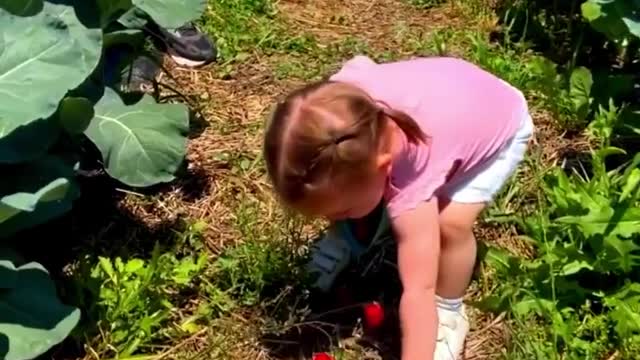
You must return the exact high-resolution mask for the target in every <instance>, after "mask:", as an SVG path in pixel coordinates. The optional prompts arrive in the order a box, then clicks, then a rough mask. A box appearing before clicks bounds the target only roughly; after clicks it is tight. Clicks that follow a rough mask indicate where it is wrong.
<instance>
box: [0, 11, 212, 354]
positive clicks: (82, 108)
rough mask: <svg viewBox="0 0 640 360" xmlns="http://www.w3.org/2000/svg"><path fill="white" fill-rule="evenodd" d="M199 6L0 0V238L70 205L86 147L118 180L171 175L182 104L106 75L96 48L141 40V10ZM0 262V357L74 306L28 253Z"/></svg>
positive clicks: (166, 16)
mask: <svg viewBox="0 0 640 360" xmlns="http://www.w3.org/2000/svg"><path fill="white" fill-rule="evenodd" d="M203 10H204V0H189V1H175V0H95V1H80V0H56V1H46V0H45V1H43V0H33V1H21V0H2V1H0V59H1V61H0V173H1V174H2V179H1V180H0V239H3V238H4V239H7V238H9V237H14V238H15V237H16V236H18V235H17V234H19V231H20V230H23V229H26V228H29V227H33V226H36V225H39V224H42V223H44V222H46V221H48V220H50V219H52V218H54V217H57V216H60V215H62V214H64V213H65V212H67V211H68V210H70V208H71V206H72V203H73V201H74V200H75V199H76V198H77V197H78V196H79V188H78V186H77V184H76V181H75V176H76V172H77V170H78V169H79V160H80V159H82V158H83V157H86V156H89V155H90V154H92V152H91V151H88V150H87V149H91V148H93V149H95V150H96V151H95V153H96V154H97V155H98V156H99V158H98V159H97V161H98V162H99V163H101V164H102V166H103V167H104V170H105V172H106V173H107V174H109V175H110V176H111V177H113V178H114V179H115V180H117V181H119V182H121V183H123V184H125V185H127V186H131V187H146V186H150V185H154V184H158V183H163V182H168V181H171V180H172V179H174V176H175V175H174V174H175V172H176V171H177V169H178V168H179V166H180V165H181V163H182V161H183V158H184V156H185V148H186V141H187V138H186V135H187V131H188V128H189V117H188V110H187V108H186V107H185V106H184V105H182V104H159V103H157V102H156V101H155V100H154V99H153V98H152V97H150V96H148V95H144V96H142V97H141V98H140V99H139V100H137V101H135V100H131V99H129V98H127V97H125V96H122V94H120V93H119V92H118V90H117V89H112V88H110V87H108V86H107V83H106V82H105V53H106V52H107V50H109V48H110V46H113V45H114V44H122V43H125V44H129V45H131V46H132V47H141V46H142V44H141V43H138V42H134V40H135V39H136V37H139V36H140V35H141V34H142V27H143V26H145V24H146V23H147V22H149V21H155V22H156V23H157V24H159V25H160V26H163V27H167V28H173V27H176V26H178V25H181V24H183V23H184V22H187V21H191V20H193V19H194V18H196V17H198V16H199V15H200V13H201V12H202V11H203ZM7 243H8V242H7V241H5V244H7ZM0 266H1V267H2V269H3V270H4V271H3V273H2V274H1V275H0V286H1V287H2V297H1V298H0V306H1V307H3V308H5V311H3V314H5V317H3V318H2V319H1V320H0V333H1V335H2V337H3V339H4V343H5V344H6V345H7V346H5V347H2V349H0V353H1V354H0V357H2V358H4V359H29V358H34V357H36V356H39V355H40V354H42V353H43V352H45V351H46V350H47V349H49V348H50V347H51V346H52V345H54V344H56V343H58V342H60V341H61V340H62V339H63V338H64V337H65V336H66V335H67V334H68V333H69V332H70V331H71V330H72V328H73V327H74V326H75V325H76V323H77V322H78V318H79V316H78V311H77V309H72V308H68V307H65V306H63V305H62V304H60V303H59V301H57V300H56V297H55V296H54V294H53V292H54V291H53V285H52V284H51V282H50V280H48V277H47V272H46V270H44V269H43V268H42V267H41V266H39V265H38V264H33V263H24V262H22V261H18V260H17V259H16V258H10V257H5V256H2V257H0ZM15 305H19V306H15ZM34 314H38V316H33V315H34Z"/></svg>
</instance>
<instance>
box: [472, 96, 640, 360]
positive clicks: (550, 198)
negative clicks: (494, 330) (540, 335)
mask: <svg viewBox="0 0 640 360" xmlns="http://www.w3.org/2000/svg"><path fill="white" fill-rule="evenodd" d="M617 113H618V109H616V108H615V107H613V106H612V108H610V109H608V110H605V109H604V108H601V109H600V111H599V113H598V114H597V116H596V120H595V121H594V124H598V126H597V127H595V126H594V127H593V128H592V129H591V130H592V131H593V133H594V134H595V135H597V136H598V137H599V140H600V141H601V148H599V149H597V150H594V151H593V152H592V155H591V164H589V166H584V168H583V170H582V171H580V172H575V173H570V174H567V173H566V171H565V170H564V169H562V168H561V167H556V168H553V170H552V171H550V173H549V174H547V175H546V176H545V177H544V179H543V181H542V193H543V199H542V200H541V205H540V209H539V210H538V211H537V212H536V213H534V214H533V215H530V216H528V217H526V218H524V219H519V220H517V223H518V224H519V226H520V227H521V228H522V230H523V231H524V233H525V234H526V238H527V239H528V240H529V241H530V242H531V243H532V244H533V245H534V247H535V249H536V251H537V254H536V256H535V257H534V258H533V259H526V258H521V257H515V256H512V255H510V254H508V253H506V252H503V251H499V250H497V249H492V250H490V251H489V252H488V255H487V261H488V263H489V264H491V265H492V267H493V268H494V269H496V271H497V274H498V277H499V281H498V282H497V283H498V284H500V285H499V286H498V287H497V288H496V291H495V292H494V293H495V294H499V295H494V296H491V297H489V298H486V299H484V301H483V302H482V303H481V304H482V305H483V306H485V307H487V308H489V309H493V310H507V311H509V312H511V313H512V314H514V315H515V316H516V317H517V318H520V319H522V318H527V317H531V316H539V317H542V318H543V319H545V320H546V321H547V322H549V323H550V325H551V326H550V331H551V335H550V336H551V337H552V338H553V340H554V341H553V345H554V346H553V349H554V351H555V350H560V351H561V352H562V353H564V354H565V355H566V358H569V359H573V358H575V359H584V358H599V357H601V356H603V355H604V354H605V353H606V352H607V351H610V350H613V349H615V348H618V347H622V348H624V347H625V346H627V345H630V344H632V343H633V342H637V341H638V340H640V316H639V315H638V313H639V311H640V276H639V275H638V274H640V237H639V236H638V232H637V229H638V227H639V226H640V201H639V196H640V168H639V167H638V165H640V154H637V155H636V156H635V157H633V159H631V160H630V161H628V162H627V163H626V164H625V165H623V166H621V167H618V168H615V169H613V170H609V169H608V168H607V166H606V163H607V159H608V158H610V157H612V156H621V155H625V151H624V150H622V149H620V148H616V147H613V146H611V145H610V137H609V136H610V134H611V131H610V129H607V128H608V127H611V126H614V125H615V121H613V120H611V119H612V118H614V117H615V116H616V114H617ZM587 169H589V170H587ZM551 353H553V351H552V352H551ZM553 356H557V354H554V355H553Z"/></svg>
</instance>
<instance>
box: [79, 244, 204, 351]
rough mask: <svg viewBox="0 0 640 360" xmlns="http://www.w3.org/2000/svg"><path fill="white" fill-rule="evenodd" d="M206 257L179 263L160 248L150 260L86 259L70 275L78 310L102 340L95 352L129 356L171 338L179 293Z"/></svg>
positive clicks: (201, 268)
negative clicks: (78, 300) (84, 313)
mask: <svg viewBox="0 0 640 360" xmlns="http://www.w3.org/2000/svg"><path fill="white" fill-rule="evenodd" d="M205 263H206V257H205V256H204V255H200V256H198V257H191V256H189V257H185V258H182V259H178V258H176V257H175V255H173V254H172V253H170V252H166V253H161V249H160V247H159V246H156V247H155V248H154V250H153V253H152V256H151V259H149V260H148V261H147V260H143V259H139V258H132V259H129V260H123V259H122V258H120V257H117V258H115V259H113V260H111V259H108V258H104V257H99V258H98V262H97V263H92V262H91V259H86V260H85V261H84V262H82V263H81V265H80V267H79V269H78V270H79V271H77V272H76V274H75V277H74V279H75V282H76V287H77V288H78V289H79V291H78V293H82V294H83V296H82V297H81V299H82V302H83V303H82V305H83V308H85V309H88V317H89V319H92V320H93V321H95V323H96V326H97V328H98V331H99V334H100V335H99V336H100V338H101V341H100V344H99V345H98V348H97V349H95V350H94V351H96V352H97V353H104V352H110V351H114V352H115V353H116V354H117V355H118V356H129V355H132V354H134V353H135V352H136V351H137V350H139V349H140V348H142V347H145V346H147V345H148V344H150V343H152V342H153V341H154V340H158V339H162V338H167V337H170V336H171V335H174V334H173V331H172V329H171V327H169V326H168V324H169V321H170V320H171V319H172V317H173V315H174V314H173V311H174V307H175V306H177V305H179V304H177V303H176V301H177V300H178V298H179V296H178V294H179V293H181V292H182V291H184V290H186V289H188V288H190V287H191V286H192V285H193V281H194V279H195V277H196V276H197V275H198V274H200V273H202V271H203V269H204V266H205Z"/></svg>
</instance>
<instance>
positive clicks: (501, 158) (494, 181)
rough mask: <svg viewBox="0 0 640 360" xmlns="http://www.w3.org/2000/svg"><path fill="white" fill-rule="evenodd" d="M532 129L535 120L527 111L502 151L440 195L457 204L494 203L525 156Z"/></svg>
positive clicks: (441, 191) (444, 187) (448, 186)
mask: <svg viewBox="0 0 640 360" xmlns="http://www.w3.org/2000/svg"><path fill="white" fill-rule="evenodd" d="M533 132H534V125H533V120H532V119H531V115H529V113H526V115H525V116H523V119H522V123H521V125H520V128H519V129H518V131H517V132H516V134H515V136H514V137H513V138H512V139H511V140H510V141H509V142H508V143H507V144H506V145H505V147H504V148H503V149H502V150H500V151H499V152H498V153H497V154H496V155H494V157H493V158H491V159H490V160H488V161H487V162H485V163H483V164H481V165H479V166H477V167H476V168H475V169H472V170H471V171H470V172H469V174H467V175H465V176H463V177H461V178H460V179H456V180H455V181H454V182H452V183H449V184H446V185H444V186H443V187H442V188H440V190H439V191H438V196H443V197H445V198H448V199H450V200H451V201H454V202H458V203H467V204H468V203H490V202H492V201H493V199H494V198H495V196H496V195H497V194H498V193H499V192H500V190H501V189H502V187H503V186H504V184H505V183H506V182H507V181H508V180H509V178H510V177H511V176H512V175H513V174H514V173H515V172H516V170H517V168H518V166H519V165H520V163H521V162H522V160H523V159H524V156H525V153H526V152H527V148H528V145H529V141H530V139H531V137H532V136H533Z"/></svg>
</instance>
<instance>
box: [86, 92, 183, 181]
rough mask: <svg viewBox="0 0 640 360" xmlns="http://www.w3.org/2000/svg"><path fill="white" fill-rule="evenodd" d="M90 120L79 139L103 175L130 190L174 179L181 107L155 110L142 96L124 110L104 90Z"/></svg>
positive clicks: (180, 155)
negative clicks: (94, 151)
mask: <svg viewBox="0 0 640 360" xmlns="http://www.w3.org/2000/svg"><path fill="white" fill-rule="evenodd" d="M95 114H96V115H95V118H94V119H93V120H92V121H91V124H90V125H89V128H88V129H87V131H86V132H85V134H86V135H87V136H88V137H89V139H91V141H93V143H94V144H95V145H96V146H97V147H98V149H99V150H100V153H101V154H102V158H103V161H104V166H105V169H106V171H107V172H108V173H109V175H111V176H112V177H114V178H116V179H117V180H118V181H121V182H123V183H124V184H127V185H129V186H136V187H144V186H150V185H154V184H158V183H161V182H167V181H171V180H173V179H174V178H175V176H174V173H175V172H176V171H177V169H178V168H179V167H180V165H181V164H182V161H183V160H184V156H185V153H186V144H187V137H186V135H187V132H188V130H189V115H188V110H187V108H186V106H184V105H182V104H157V103H156V102H155V101H154V100H153V98H151V97H150V96H148V95H144V97H143V98H142V99H141V100H140V101H139V102H138V103H136V104H134V105H125V104H124V103H123V101H122V99H120V97H119V96H118V94H117V93H116V92H115V91H114V90H112V89H110V88H107V89H105V93H104V96H103V97H102V99H100V101H99V102H98V103H97V104H96V106H95Z"/></svg>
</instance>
